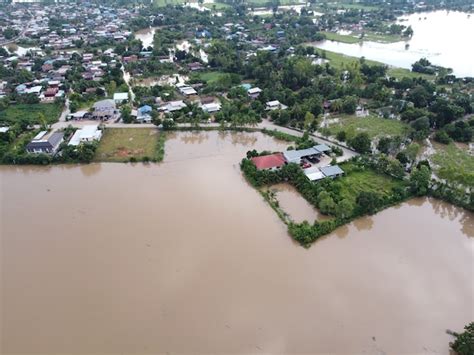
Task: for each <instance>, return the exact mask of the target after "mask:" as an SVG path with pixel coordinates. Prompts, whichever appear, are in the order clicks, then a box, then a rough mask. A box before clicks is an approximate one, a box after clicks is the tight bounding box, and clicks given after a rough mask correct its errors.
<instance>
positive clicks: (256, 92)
mask: <svg viewBox="0 0 474 355" xmlns="http://www.w3.org/2000/svg"><path fill="white" fill-rule="evenodd" d="M261 92H262V89H260V88H258V87H254V88H250V89H248V90H247V94H248V95H249V96H250V97H251V98H252V99H256V98H257V97H258V96H259V95H260V93H261Z"/></svg>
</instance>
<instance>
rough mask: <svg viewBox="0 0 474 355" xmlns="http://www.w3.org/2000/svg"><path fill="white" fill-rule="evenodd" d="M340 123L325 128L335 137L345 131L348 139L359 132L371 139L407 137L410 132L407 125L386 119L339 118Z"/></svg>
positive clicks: (373, 117) (369, 117) (370, 117)
mask: <svg viewBox="0 0 474 355" xmlns="http://www.w3.org/2000/svg"><path fill="white" fill-rule="evenodd" d="M337 118H338V122H337V123H333V124H330V125H329V127H327V128H325V129H327V130H328V132H329V133H330V135H332V136H335V135H337V133H338V132H340V131H345V132H346V136H347V138H348V139H350V138H352V137H354V136H355V135H356V134H357V133H359V132H367V134H368V135H369V136H370V138H374V137H379V136H392V137H393V136H405V135H406V134H408V133H409V132H410V126H408V125H407V124H406V123H403V122H400V121H397V120H392V119H385V118H381V117H376V116H368V117H356V116H344V115H343V116H338V117H337Z"/></svg>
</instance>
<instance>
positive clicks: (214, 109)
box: [201, 102, 221, 113]
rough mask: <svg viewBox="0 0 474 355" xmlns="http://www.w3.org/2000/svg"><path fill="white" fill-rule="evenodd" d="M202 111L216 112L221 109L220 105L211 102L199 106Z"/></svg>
mask: <svg viewBox="0 0 474 355" xmlns="http://www.w3.org/2000/svg"><path fill="white" fill-rule="evenodd" d="M201 108H202V110H203V111H204V112H207V113H213V112H218V111H220V109H221V104H220V103H218V102H211V103H209V104H203V105H202V106H201Z"/></svg>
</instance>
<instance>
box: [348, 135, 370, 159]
mask: <svg viewBox="0 0 474 355" xmlns="http://www.w3.org/2000/svg"><path fill="white" fill-rule="evenodd" d="M349 145H350V146H351V147H352V148H353V149H354V150H355V151H357V152H359V153H361V154H366V153H369V152H370V151H371V142H370V138H369V135H368V134H367V133H366V132H361V133H358V134H357V135H356V136H355V137H354V138H352V139H351V140H350V142H349Z"/></svg>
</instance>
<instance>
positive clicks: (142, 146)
mask: <svg viewBox="0 0 474 355" xmlns="http://www.w3.org/2000/svg"><path fill="white" fill-rule="evenodd" d="M157 149H158V131H157V130H156V129H154V128H107V129H106V130H105V132H104V136H103V137H102V139H101V141H100V144H99V147H98V148H97V151H96V155H95V158H94V160H95V161H106V162H126V161H130V159H131V158H133V159H136V160H152V159H153V158H154V157H155V156H156V154H157ZM147 158H148V159H147Z"/></svg>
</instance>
